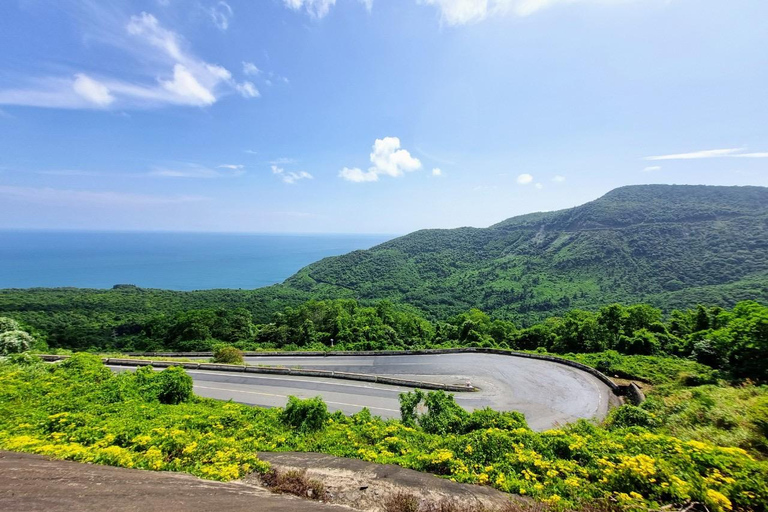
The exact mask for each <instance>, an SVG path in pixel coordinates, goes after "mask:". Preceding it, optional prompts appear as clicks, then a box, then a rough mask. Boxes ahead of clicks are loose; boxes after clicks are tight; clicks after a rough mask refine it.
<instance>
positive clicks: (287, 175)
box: [272, 165, 314, 185]
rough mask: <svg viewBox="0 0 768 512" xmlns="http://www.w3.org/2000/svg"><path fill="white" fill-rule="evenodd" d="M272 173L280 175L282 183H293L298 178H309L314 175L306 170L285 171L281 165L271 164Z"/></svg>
mask: <svg viewBox="0 0 768 512" xmlns="http://www.w3.org/2000/svg"><path fill="white" fill-rule="evenodd" d="M272 174H276V175H277V176H279V177H280V179H281V180H283V183H287V184H289V185H293V184H294V183H296V182H297V181H300V180H311V179H313V178H314V177H313V176H312V175H311V174H309V173H308V172H306V171H298V172H292V171H286V170H285V169H283V168H282V167H278V166H277V165H273V166H272Z"/></svg>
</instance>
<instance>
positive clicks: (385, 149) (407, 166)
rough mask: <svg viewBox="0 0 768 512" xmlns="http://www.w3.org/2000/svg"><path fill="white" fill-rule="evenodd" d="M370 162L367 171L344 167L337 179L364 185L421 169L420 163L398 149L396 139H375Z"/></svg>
mask: <svg viewBox="0 0 768 512" xmlns="http://www.w3.org/2000/svg"><path fill="white" fill-rule="evenodd" d="M370 160H371V163H372V164H373V165H372V166H371V167H369V168H368V170H367V171H363V170H362V169H360V168H358V167H352V168H350V167H344V168H343V169H342V170H341V171H339V177H340V178H342V179H345V180H347V181H351V182H354V183H364V182H373V181H379V177H380V176H391V177H393V178H397V177H399V176H402V175H403V174H405V173H406V172H413V171H416V170H418V169H421V161H420V160H419V159H418V158H414V157H413V156H411V154H410V153H409V152H408V151H406V150H405V149H401V148H400V139H399V138H398V137H384V138H383V139H376V141H375V142H374V143H373V151H371V155H370Z"/></svg>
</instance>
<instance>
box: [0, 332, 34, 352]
mask: <svg viewBox="0 0 768 512" xmlns="http://www.w3.org/2000/svg"><path fill="white" fill-rule="evenodd" d="M34 342H35V339H34V338H33V337H32V336H31V335H30V334H29V333H28V332H24V331H6V332H4V333H0V355H6V354H17V353H19V352H26V351H27V350H29V349H30V347H31V346H32V344H33V343H34Z"/></svg>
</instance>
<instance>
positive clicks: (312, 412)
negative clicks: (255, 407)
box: [281, 396, 328, 432]
mask: <svg viewBox="0 0 768 512" xmlns="http://www.w3.org/2000/svg"><path fill="white" fill-rule="evenodd" d="M281 419H282V421H283V423H285V424H286V425H290V426H292V427H293V428H295V429H298V430H299V431H301V432H315V431H317V430H320V429H322V428H323V426H324V425H325V422H326V420H327V419H328V407H327V406H326V405H325V402H323V399H322V398H320V397H319V396H316V397H315V398H308V399H307V400H302V399H300V398H297V397H295V396H289V397H288V404H287V405H286V406H285V409H284V410H283V412H282V415H281Z"/></svg>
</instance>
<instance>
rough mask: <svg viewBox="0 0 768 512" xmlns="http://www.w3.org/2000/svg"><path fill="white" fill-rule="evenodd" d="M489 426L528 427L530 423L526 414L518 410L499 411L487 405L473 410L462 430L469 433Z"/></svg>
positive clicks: (510, 428) (502, 427)
mask: <svg viewBox="0 0 768 512" xmlns="http://www.w3.org/2000/svg"><path fill="white" fill-rule="evenodd" d="M489 428H500V429H502V430H513V429H516V428H525V429H527V428H528V423H527V422H526V421H525V416H524V415H523V414H521V413H519V412H517V411H505V412H499V411H494V410H493V409H491V408H490V407H486V408H484V409H476V410H474V411H472V414H470V415H469V419H467V421H466V423H465V424H464V428H463V429H462V430H463V432H464V433H467V432H472V431H474V430H485V429H489Z"/></svg>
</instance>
